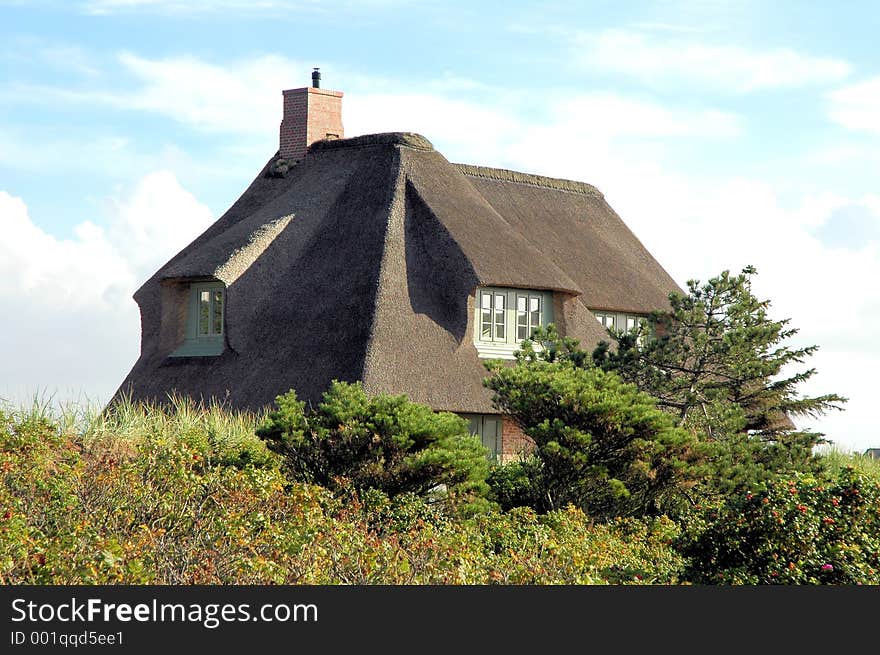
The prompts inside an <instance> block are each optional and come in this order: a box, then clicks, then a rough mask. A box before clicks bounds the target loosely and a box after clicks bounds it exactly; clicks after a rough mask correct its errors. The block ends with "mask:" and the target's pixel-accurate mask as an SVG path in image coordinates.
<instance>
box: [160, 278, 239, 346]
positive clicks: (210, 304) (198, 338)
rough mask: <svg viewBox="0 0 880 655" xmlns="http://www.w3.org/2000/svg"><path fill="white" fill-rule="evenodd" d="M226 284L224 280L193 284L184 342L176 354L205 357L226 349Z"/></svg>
mask: <svg viewBox="0 0 880 655" xmlns="http://www.w3.org/2000/svg"><path fill="white" fill-rule="evenodd" d="M225 304H226V287H225V286H224V285H223V283H222V282H194V283H192V284H190V285H189V303H188V307H187V312H186V326H185V329H184V339H183V343H182V344H180V346H179V347H178V348H177V349H176V350H175V351H174V352H172V353H171V356H172V357H203V356H209V355H219V354H220V353H221V352H223V332H224V327H223V324H224V316H225V308H224V305H225Z"/></svg>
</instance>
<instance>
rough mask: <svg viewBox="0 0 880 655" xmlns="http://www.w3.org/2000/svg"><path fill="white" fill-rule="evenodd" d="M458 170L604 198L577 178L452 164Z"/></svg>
mask: <svg viewBox="0 0 880 655" xmlns="http://www.w3.org/2000/svg"><path fill="white" fill-rule="evenodd" d="M453 166H455V167H456V168H457V169H458V170H459V171H461V172H462V173H463V174H465V175H469V176H470V177H483V178H487V179H490V180H498V181H500V182H514V183H516V184H528V185H530V186H536V187H541V188H544V189H555V190H556V191H569V192H571V193H580V194H583V195H585V196H593V197H594V198H599V199H602V200H604V199H605V196H604V195H602V192H601V191H599V189H597V188H596V187H594V186H593V185H592V184H587V183H586V182H578V181H577V180H566V179H563V178H559V177H546V176H544V175H534V174H532V173H520V172H519V171H511V170H508V169H506V168H490V167H489V166H474V165H472V164H453Z"/></svg>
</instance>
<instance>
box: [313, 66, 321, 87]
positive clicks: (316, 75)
mask: <svg viewBox="0 0 880 655" xmlns="http://www.w3.org/2000/svg"><path fill="white" fill-rule="evenodd" d="M312 86H313V87H315V88H316V89H320V88H321V69H320V68H318V67H317V66H316V67H315V68H314V69H313V70H312Z"/></svg>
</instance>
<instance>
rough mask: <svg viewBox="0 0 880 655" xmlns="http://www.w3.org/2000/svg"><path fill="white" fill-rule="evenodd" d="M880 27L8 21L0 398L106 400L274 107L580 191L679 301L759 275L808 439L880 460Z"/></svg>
mask: <svg viewBox="0 0 880 655" xmlns="http://www.w3.org/2000/svg"><path fill="white" fill-rule="evenodd" d="M878 27H880V9H878V8H877V6H876V4H874V3H871V2H865V3H859V2H848V3H845V4H843V3H842V4H838V3H828V2H786V1H780V2H773V3H768V2H760V1H755V2H749V1H743V2H736V1H734V0H723V1H722V0H718V1H715V0H702V1H686V0H657V1H654V2H649V1H645V2H626V3H619V2H607V1H602V2H599V1H597V2H583V3H577V2H521V3H517V2H512V1H509V0H508V1H505V2H458V1H457V0H443V1H439V0H438V1H432V0H428V1H425V2H408V1H406V0H363V1H357V0H343V1H341V2H322V1H320V0H214V1H211V0H64V1H62V0H27V1H26V0H11V1H10V0H0V227H2V232H0V279H2V282H0V317H2V319H0V397H3V398H6V399H9V400H13V401H16V402H20V401H21V400H23V399H24V400H27V399H28V398H32V397H33V396H34V395H35V394H40V395H43V396H46V395H51V396H54V397H55V398H56V399H66V398H85V399H88V400H90V401H92V402H95V403H100V402H103V401H105V400H106V399H108V398H109V396H110V395H111V394H112V392H113V391H114V390H115V389H116V386H117V385H118V384H119V382H120V381H121V380H122V378H123V377H124V376H125V374H126V373H127V372H128V370H129V368H130V367H131V365H132V364H133V363H134V361H135V359H136V358H137V354H138V349H139V338H140V325H139V318H138V312H137V307H136V305H135V303H134V301H133V300H132V299H131V294H132V293H133V291H134V290H135V289H136V288H137V287H138V286H139V285H140V284H141V283H142V282H143V281H144V280H146V279H147V278H148V277H149V275H150V274H151V273H152V272H153V271H154V270H155V269H156V268H158V266H160V265H161V264H162V263H163V262H164V261H166V260H167V259H168V258H169V257H170V256H172V255H173V254H174V253H175V252H177V251H178V250H179V249H180V248H181V247H182V246H184V245H186V244H187V243H188V242H189V241H190V240H191V239H192V238H193V237H194V236H196V235H197V234H199V233H200V232H201V231H202V230H203V229H205V228H206V227H207V226H208V225H210V223H211V222H212V221H214V220H215V219H216V218H218V217H219V216H220V215H221V214H222V213H223V212H224V211H225V210H226V208H227V207H228V206H229V205H230V204H231V203H232V202H233V201H234V200H235V199H236V198H237V197H238V195H239V194H240V193H241V192H242V191H243V190H244V189H245V187H246V186H247V185H248V184H249V183H250V181H251V179H253V177H254V176H255V175H256V173H257V172H258V171H259V170H260V168H261V167H262V165H263V164H264V163H265V161H266V160H267V159H268V158H269V157H270V156H272V154H273V153H274V152H275V150H276V149H277V138H278V123H279V121H280V119H281V90H282V89H284V88H293V87H299V86H307V85H308V83H309V73H310V71H311V68H312V67H313V66H320V67H321V70H322V75H323V79H322V86H324V87H327V88H333V89H338V90H341V91H344V92H345V100H344V105H343V120H344V123H345V130H346V135H347V136H354V135H357V134H364V133H370V132H381V131H414V132H419V133H421V134H424V135H425V136H426V137H428V139H430V140H431V141H432V142H433V143H434V145H435V146H436V147H437V149H438V150H440V151H441V152H442V153H443V154H444V155H445V156H446V157H447V158H448V159H450V160H451V161H460V162H466V163H474V164H483V165H489V166H499V167H504V168H512V169H516V170H521V171H526V172H531V173H540V174H544V175H551V176H556V177H564V178H571V179H576V180H584V181H587V182H590V183H592V184H594V185H596V186H597V187H599V189H600V190H602V191H603V192H604V194H605V196H606V198H607V199H608V200H609V202H610V203H611V205H612V206H613V207H614V208H615V209H616V210H617V212H618V213H619V214H620V215H621V216H622V217H623V219H624V220H625V221H626V222H627V224H628V225H629V226H630V227H631V228H632V229H633V230H634V231H635V233H636V234H637V235H638V236H639V237H640V238H641V240H642V241H643V242H644V243H645V244H646V246H647V247H648V249H649V250H651V251H652V252H653V253H654V255H655V256H656V257H657V258H658V259H659V261H660V262H661V263H662V264H663V265H664V267H665V268H666V269H667V270H668V271H669V272H670V274H671V275H672V276H673V277H674V278H675V279H676V280H677V281H678V282H679V283H680V284H682V285H684V284H685V282H686V281H687V280H688V279H691V278H697V279H701V280H705V279H707V278H708V277H710V276H713V275H715V274H717V273H719V272H720V271H722V270H724V269H730V270H733V271H738V270H740V269H741V268H742V267H744V266H746V265H748V264H752V265H754V266H756V267H757V269H758V276H757V278H756V280H755V290H756V292H757V293H758V295H759V296H762V297H765V298H770V299H771V300H772V303H773V304H772V316H774V317H775V318H790V319H791V325H792V326H793V327H796V328H799V330H800V332H799V333H798V335H797V336H796V337H795V339H794V340H793V342H792V343H793V345H806V344H817V345H819V346H820V350H819V352H818V353H817V355H815V356H814V357H813V358H812V359H811V360H810V361H809V362H808V363H807V364H808V365H809V366H814V367H816V368H817V369H818V374H817V375H816V376H815V378H814V380H813V382H811V384H810V386H809V388H808V389H806V391H808V392H811V393H824V392H829V391H834V392H837V393H840V394H842V395H845V396H848V397H849V398H850V402H849V404H848V409H847V410H846V411H845V412H841V413H836V414H834V415H831V416H827V417H824V418H822V419H818V420H815V421H804V422H803V423H802V427H810V428H812V429H815V430H818V431H821V432H825V433H826V434H827V436H828V438H830V439H831V440H832V441H833V442H834V443H835V444H837V445H838V446H840V447H842V448H844V449H852V450H860V451H861V450H864V449H865V448H867V447H871V446H880V429H878V428H877V427H876V425H877V423H876V419H875V415H874V412H873V409H874V406H875V405H876V402H877V401H876V398H877V392H876V386H877V385H876V383H875V378H876V376H877V371H878V370H880V340H878V339H880V288H878V284H877V278H878V277H880V188H878V169H880V53H878V50H877V48H876V34H877V31H878Z"/></svg>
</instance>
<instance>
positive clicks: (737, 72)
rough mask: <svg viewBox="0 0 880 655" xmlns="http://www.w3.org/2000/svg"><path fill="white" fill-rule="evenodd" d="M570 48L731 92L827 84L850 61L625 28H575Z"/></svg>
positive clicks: (659, 76)
mask: <svg viewBox="0 0 880 655" xmlns="http://www.w3.org/2000/svg"><path fill="white" fill-rule="evenodd" d="M572 52H573V56H574V59H575V61H577V62H578V63H579V64H580V65H582V66H586V67H589V68H591V69H597V70H600V71H603V72H609V73H623V74H626V75H631V76H634V77H636V78H639V79H640V80H641V81H643V82H645V83H647V84H649V85H657V84H662V83H668V82H670V81H685V82H698V83H700V84H702V85H705V86H707V87H709V88H713V89H716V90H720V91H727V92H731V93H749V92H752V91H758V90H761V89H771V88H790V87H799V86H806V85H809V84H827V83H829V82H837V81H840V80H842V79H844V78H845V77H846V76H847V75H849V73H850V65H849V63H848V62H846V61H844V60H842V59H836V58H830V57H814V56H811V55H806V54H803V53H799V52H796V51H794V50H791V49H789V48H773V49H765V50H757V49H749V48H743V47H740V46H732V45H720V44H710V43H703V42H698V41H693V40H685V39H664V38H661V37H659V36H657V35H649V34H644V33H640V32H636V31H628V30H605V31H602V32H599V33H598V34H584V33H582V34H579V35H578V36H577V37H575V38H574V40H573V45H572Z"/></svg>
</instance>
